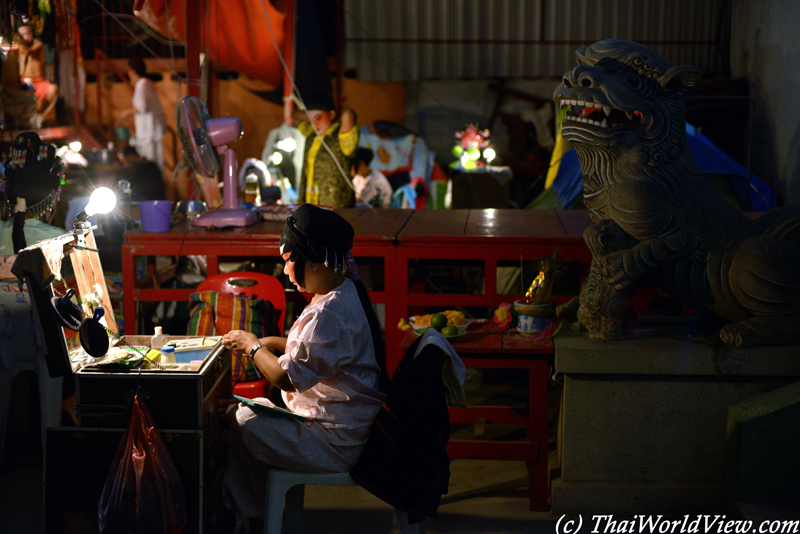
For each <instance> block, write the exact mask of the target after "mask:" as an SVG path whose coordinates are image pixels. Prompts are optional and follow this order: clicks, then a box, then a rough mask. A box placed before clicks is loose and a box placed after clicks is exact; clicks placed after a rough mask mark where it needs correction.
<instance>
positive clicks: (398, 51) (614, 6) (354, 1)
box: [343, 0, 730, 81]
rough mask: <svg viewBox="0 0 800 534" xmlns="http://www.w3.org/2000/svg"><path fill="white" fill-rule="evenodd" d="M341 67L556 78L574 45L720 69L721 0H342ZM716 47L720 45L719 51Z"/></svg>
mask: <svg viewBox="0 0 800 534" xmlns="http://www.w3.org/2000/svg"><path fill="white" fill-rule="evenodd" d="M343 5H344V26H345V65H346V66H347V67H354V68H355V69H356V71H357V76H358V79H360V80H363V81H413V80H427V79H469V78H493V77H503V78H506V77H507V78H537V77H560V76H561V75H562V74H563V73H564V71H566V70H567V69H569V68H570V67H571V66H572V65H574V63H575V59H574V52H575V49H576V48H579V47H581V46H586V45H588V44H591V43H593V42H595V41H599V40H601V39H608V38H619V39H630V40H632V41H637V42H640V43H642V44H645V45H647V46H649V47H651V48H653V49H654V50H656V51H657V52H659V53H660V54H662V55H663V56H664V57H666V58H667V59H668V60H670V62H672V63H673V64H674V65H678V64H690V65H695V66H697V67H699V68H700V69H702V70H703V71H705V72H709V73H720V72H723V70H724V69H725V68H726V67H727V61H726V59H725V58H727V53H728V42H729V37H730V23H729V21H730V13H729V11H730V7H729V2H726V1H725V0H344V4H343ZM718 50H722V51H723V54H724V56H725V57H723V55H721V54H720V53H719V52H718Z"/></svg>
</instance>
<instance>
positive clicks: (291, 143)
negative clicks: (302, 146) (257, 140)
mask: <svg viewBox="0 0 800 534" xmlns="http://www.w3.org/2000/svg"><path fill="white" fill-rule="evenodd" d="M277 146H278V148H279V149H281V150H283V151H284V152H293V151H294V149H295V148H297V143H296V142H295V140H294V139H292V138H291V137H287V138H286V139H281V140H280V141H278V144H277Z"/></svg>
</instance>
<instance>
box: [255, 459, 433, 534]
mask: <svg viewBox="0 0 800 534" xmlns="http://www.w3.org/2000/svg"><path fill="white" fill-rule="evenodd" d="M306 484H308V485H311V486H357V485H358V482H356V481H355V480H353V478H352V477H351V476H350V473H323V474H318V473H300V472H297V471H286V470H283V469H270V470H269V473H268V474H267V495H266V505H265V517H264V534H281V523H282V519H283V515H284V498H285V501H286V512H285V514H286V534H299V533H300V514H301V512H302V511H303V497H304V495H305V485H306ZM394 512H395V516H396V517H397V526H398V528H399V530H400V534H425V523H424V522H420V523H414V524H413V525H409V523H408V514H406V513H405V512H403V511H402V510H399V509H397V508H395V509H394Z"/></svg>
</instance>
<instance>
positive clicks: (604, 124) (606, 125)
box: [600, 119, 608, 128]
mask: <svg viewBox="0 0 800 534" xmlns="http://www.w3.org/2000/svg"><path fill="white" fill-rule="evenodd" d="M600 127H601V128H608V121H607V120H605V119H603V122H601V123H600Z"/></svg>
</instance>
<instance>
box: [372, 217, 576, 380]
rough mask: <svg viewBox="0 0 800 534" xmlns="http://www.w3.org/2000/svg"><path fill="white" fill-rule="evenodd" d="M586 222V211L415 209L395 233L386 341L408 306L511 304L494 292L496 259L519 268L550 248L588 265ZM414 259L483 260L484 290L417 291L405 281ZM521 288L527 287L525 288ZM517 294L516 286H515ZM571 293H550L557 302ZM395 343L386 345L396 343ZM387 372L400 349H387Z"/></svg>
mask: <svg viewBox="0 0 800 534" xmlns="http://www.w3.org/2000/svg"><path fill="white" fill-rule="evenodd" d="M590 224H591V221H590V219H589V214H588V211H586V210H491V209H487V210H441V211H438V210H432V211H424V210H419V211H415V212H414V214H413V215H412V216H411V218H410V219H409V220H408V222H407V223H406V224H405V226H403V228H402V230H401V231H400V233H399V234H398V235H397V243H398V246H397V268H396V274H397V287H398V289H399V291H398V293H397V295H396V299H397V303H396V306H395V307H394V308H395V309H396V310H397V311H398V312H399V314H398V315H397V316H395V317H391V316H390V315H389V310H388V308H387V314H386V325H387V327H386V336H387V342H388V340H389V337H390V332H389V330H390V328H389V326H390V325H392V324H397V322H398V321H399V320H400V318H403V317H405V318H408V317H409V315H410V314H409V307H423V306H436V307H442V308H454V307H470V306H472V307H487V308H494V307H497V306H498V305H499V304H501V303H503V302H513V300H514V298H515V296H514V295H500V294H498V293H497V267H498V262H506V263H507V264H510V265H516V266H519V264H520V261H522V262H524V263H525V264H529V263H530V262H531V261H533V260H536V259H539V258H542V257H544V256H547V255H549V254H552V253H553V251H555V250H556V249H558V250H559V252H560V255H561V257H562V258H563V259H565V260H575V261H579V262H580V263H581V264H582V265H584V266H588V265H589V263H591V259H592V257H591V253H590V252H589V249H588V248H587V247H586V243H585V242H584V240H583V231H584V230H585V229H586V227H587V226H589V225H590ZM415 260H461V261H469V260H473V261H475V260H477V261H479V262H481V263H482V264H483V271H484V288H483V293H480V294H466V293H422V292H419V290H418V289H416V288H413V287H411V285H410V284H409V269H410V267H409V266H410V265H412V264H413V262H414V261H415ZM525 289H527V288H525ZM515 290H516V291H515V294H516V295H517V296H519V290H518V289H516V288H515ZM574 296H575V295H568V296H567V295H565V296H562V297H559V296H555V297H554V299H553V300H555V301H556V302H558V303H560V302H563V301H565V300H567V299H568V298H572V297H574ZM398 346H399V344H398V343H394V344H389V343H387V347H398ZM387 354H388V355H387V367H388V369H389V371H390V372H391V371H392V370H394V368H395V367H396V366H397V364H398V363H399V362H400V359H401V358H402V352H401V351H398V350H394V351H391V352H389V353H387Z"/></svg>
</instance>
